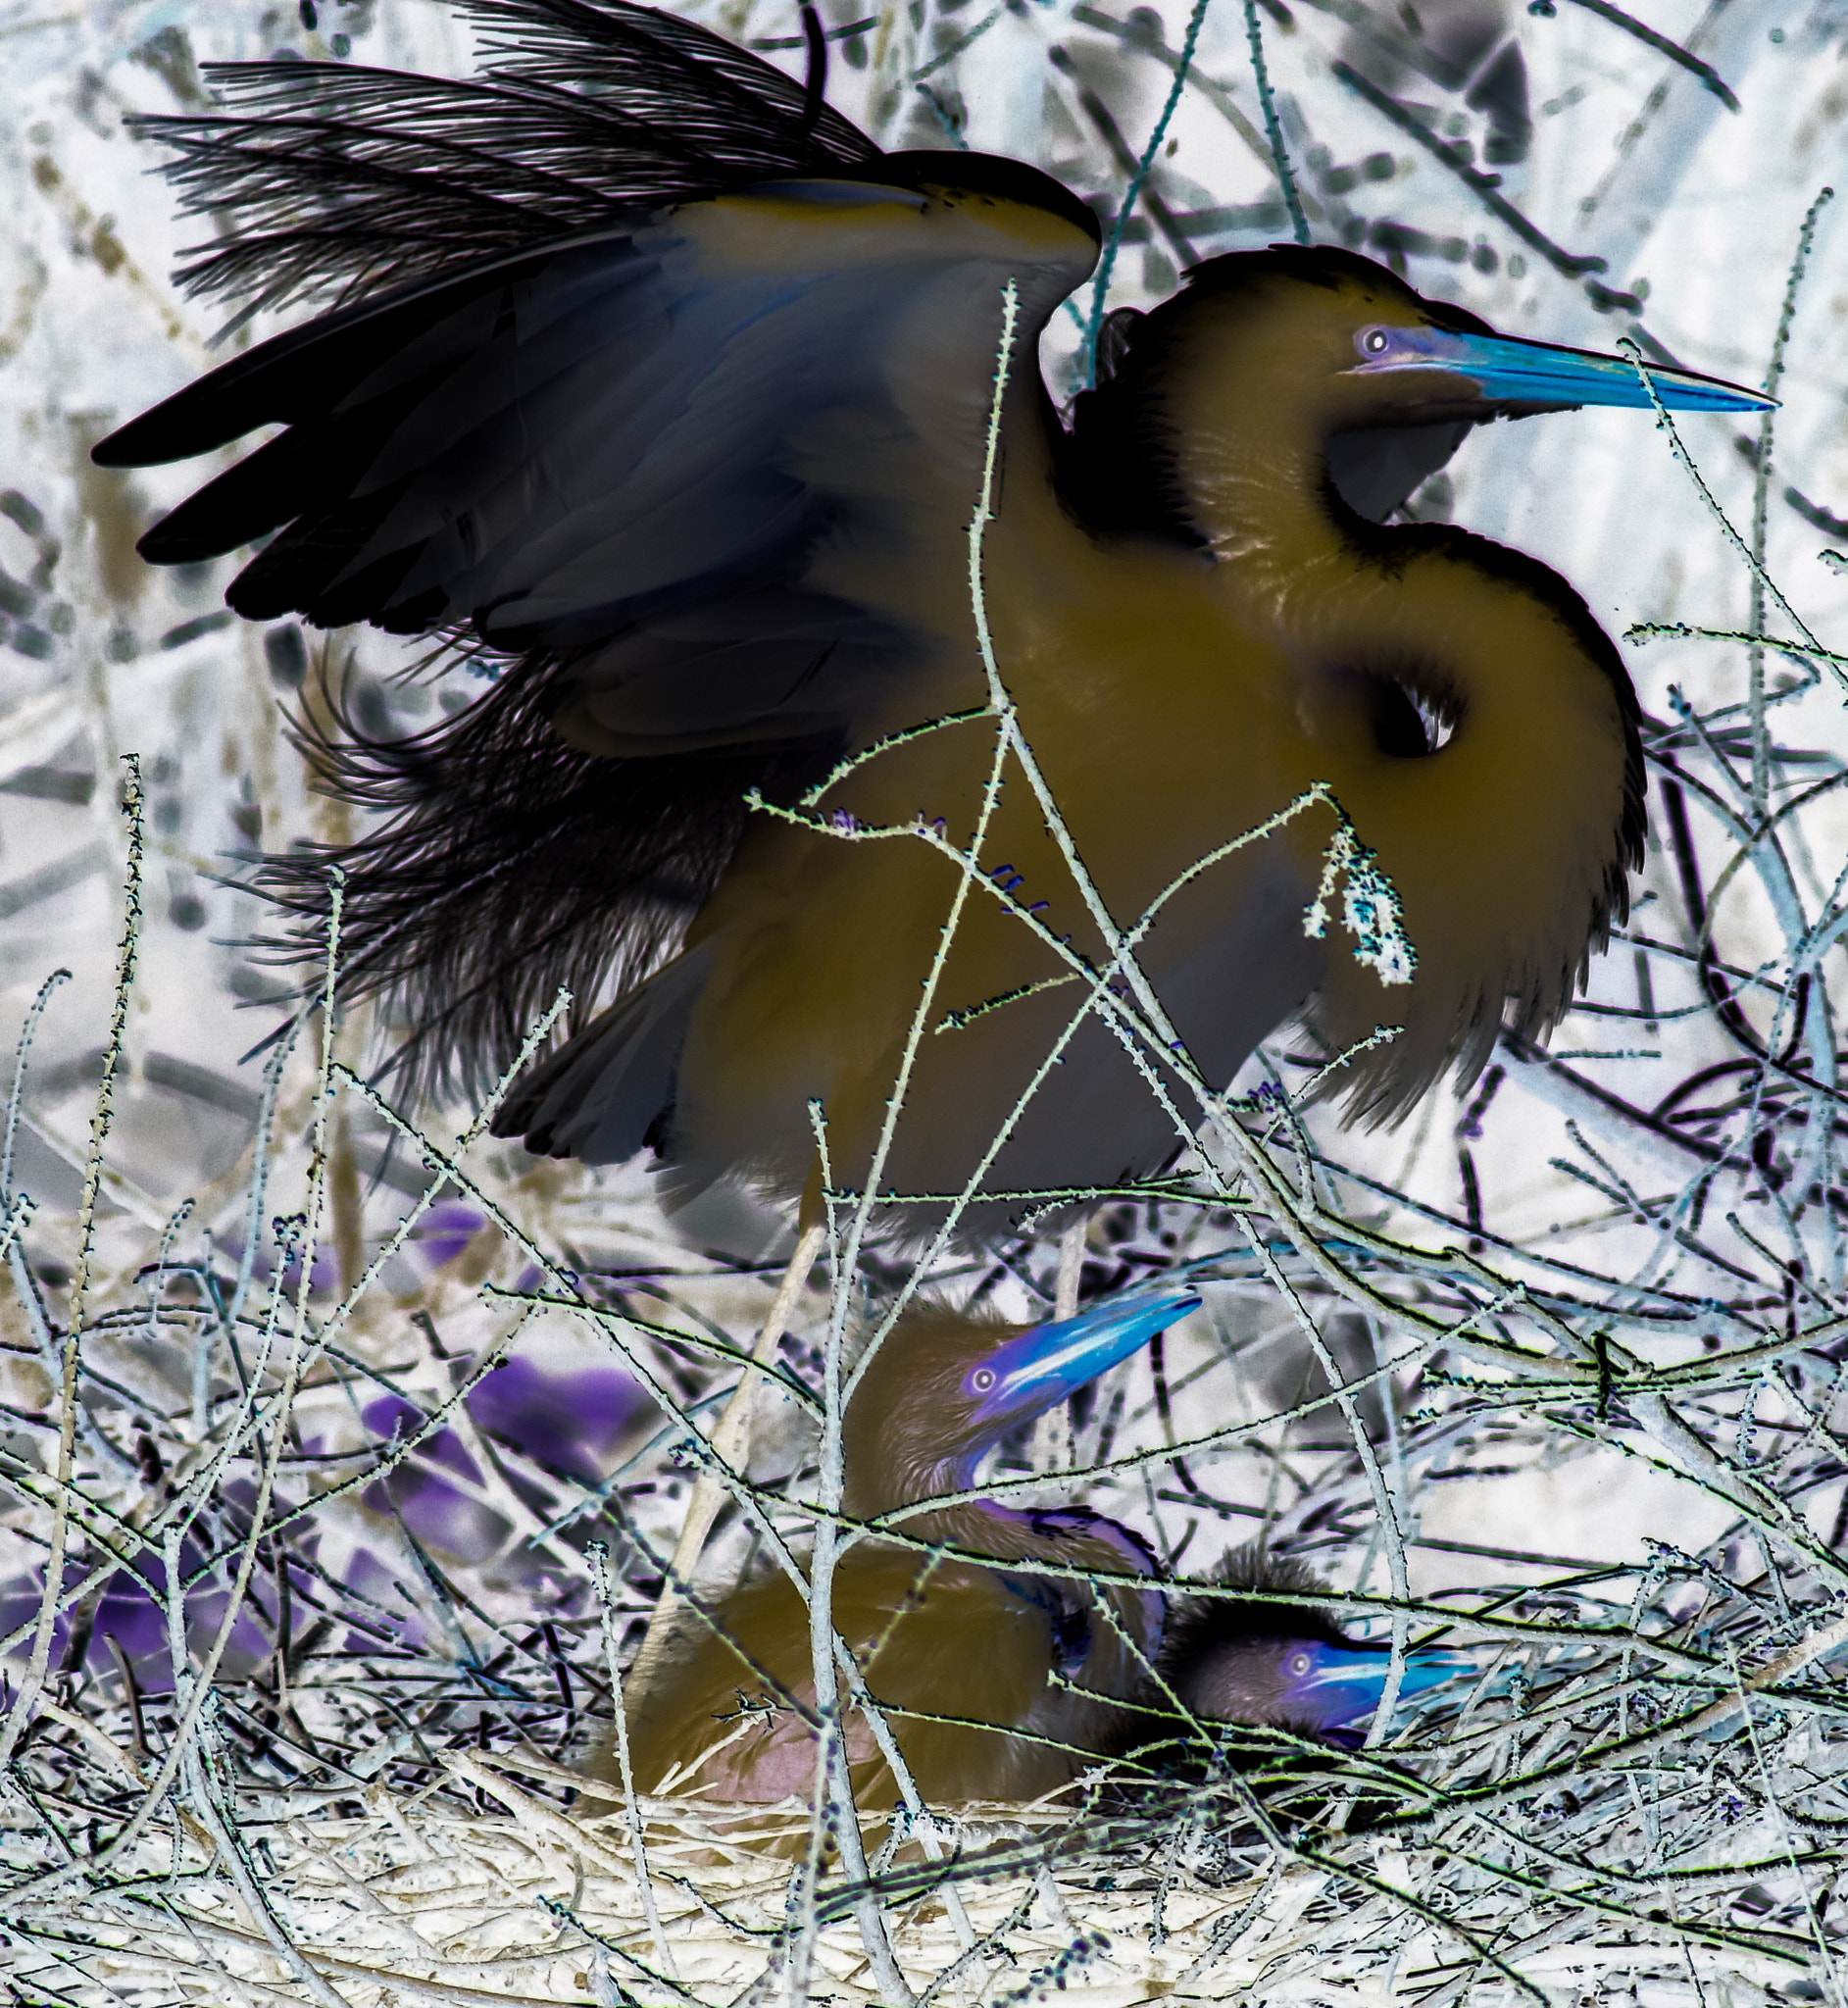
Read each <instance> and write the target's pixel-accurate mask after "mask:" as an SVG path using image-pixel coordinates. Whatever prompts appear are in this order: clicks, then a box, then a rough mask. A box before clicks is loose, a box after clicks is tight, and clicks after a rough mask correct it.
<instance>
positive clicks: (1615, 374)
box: [1349, 326, 1777, 412]
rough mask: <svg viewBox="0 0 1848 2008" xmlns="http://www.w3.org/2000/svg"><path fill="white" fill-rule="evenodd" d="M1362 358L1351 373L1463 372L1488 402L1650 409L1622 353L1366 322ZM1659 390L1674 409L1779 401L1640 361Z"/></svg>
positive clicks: (1751, 407) (1760, 407)
mask: <svg viewBox="0 0 1848 2008" xmlns="http://www.w3.org/2000/svg"><path fill="white" fill-rule="evenodd" d="M1355 348H1356V349H1357V350H1358V352H1359V354H1360V357H1361V360H1360V362H1359V363H1358V364H1357V366H1356V367H1355V368H1354V369H1353V370H1352V371H1351V372H1349V374H1350V375H1352V376H1356V377H1377V376H1387V375H1398V374H1403V373H1409V372H1414V371H1428V372H1431V373H1433V374H1439V375H1443V376H1446V377H1470V378H1472V379H1473V381H1474V382H1475V384H1476V385H1477V387H1478V389H1479V391H1480V393H1481V396H1482V398H1483V400H1484V401H1485V402H1487V403H1492V404H1515V405H1532V406H1535V407H1539V408H1542V409H1548V410H1553V411H1559V410H1562V409H1570V408H1572V407H1573V406H1575V405H1586V404H1608V405H1627V406H1634V407H1637V408H1640V409H1643V410H1647V409H1649V406H1650V397H1649V392H1648V390H1647V389H1645V387H1644V385H1643V378H1642V373H1641V372H1640V371H1639V370H1638V368H1637V366H1636V365H1635V364H1634V363H1632V362H1630V361H1629V360H1628V359H1627V358H1626V357H1623V356H1600V355H1597V354H1594V353H1593V352H1592V351H1591V350H1588V349H1567V348H1556V347H1554V345H1553V344H1552V343H1551V342H1543V341H1522V340H1519V339H1518V338H1516V337H1514V336H1512V335H1505V334H1459V333H1456V332H1454V331H1453V330H1451V329H1449V328H1443V327H1394V326H1378V327H1366V328H1363V329H1362V330H1361V332H1360V333H1359V334H1358V335H1357V336H1356V337H1355ZM1643 367H1644V369H1646V370H1647V372H1648V377H1649V381H1650V383H1651V384H1653V385H1654V387H1655V392H1656V395H1657V396H1658V397H1659V398H1660V399H1661V400H1662V402H1663V403H1664V404H1665V405H1666V406H1667V407H1668V408H1669V410H1671V411H1680V412H1762V411H1769V410H1772V409H1773V407H1774V406H1775V404H1776V402H1777V400H1776V399H1775V398H1772V397H1766V396H1764V395H1763V394H1762V393H1761V392H1759V391H1756V390H1746V389H1744V388H1742V387H1741V386H1740V385H1739V384H1736V383H1726V382H1723V380H1722V379H1721V378H1720V377H1702V376H1698V375H1696V373H1695V372H1694V371H1692V370H1671V369H1665V368H1661V367H1659V366H1658V365H1656V364H1654V363H1649V364H1646V365H1644V366H1643Z"/></svg>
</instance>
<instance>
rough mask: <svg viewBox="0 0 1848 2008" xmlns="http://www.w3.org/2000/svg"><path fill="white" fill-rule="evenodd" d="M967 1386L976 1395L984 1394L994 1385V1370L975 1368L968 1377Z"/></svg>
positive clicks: (990, 1368)
mask: <svg viewBox="0 0 1848 2008" xmlns="http://www.w3.org/2000/svg"><path fill="white" fill-rule="evenodd" d="M969 1384H970V1385H971V1386H972V1387H973V1388H974V1390H975V1392H976V1393H977V1394H986V1393H987V1392H988V1390H989V1389H990V1388H991V1387H992V1386H993V1385H994V1369H993V1368H992V1367H977V1368H976V1369H975V1371H974V1373H973V1374H972V1375H971V1376H970V1377H969Z"/></svg>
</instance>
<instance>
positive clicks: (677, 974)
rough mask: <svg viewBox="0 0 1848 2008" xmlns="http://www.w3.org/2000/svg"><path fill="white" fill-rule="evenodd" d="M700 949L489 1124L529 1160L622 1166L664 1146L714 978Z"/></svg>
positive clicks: (609, 1018) (619, 1009) (609, 1017)
mask: <svg viewBox="0 0 1848 2008" xmlns="http://www.w3.org/2000/svg"><path fill="white" fill-rule="evenodd" d="M712 952H713V944H712V943H711V942H709V941H708V942H702V943H701V944H700V946H699V947H697V948H694V949H690V950H689V951H688V952H687V953H685V954H684V955H679V956H676V957H675V958H674V961H672V962H671V963H669V964H668V966H667V967H666V968H665V969H662V970H658V971H656V973H655V974H654V975H653V976H652V977H650V978H649V979H648V980H647V981H646V982H645V983H643V984H642V985H641V986H640V988H639V989H635V990H631V991H630V992H629V994H628V995H627V996H626V997H624V998H623V999H622V1000H621V1001H620V1002H618V1003H616V1004H613V1005H611V1007H610V1008H609V1010H607V1011H606V1012H604V1013H603V1015H602V1016H601V1017H600V1018H596V1019H593V1020H592V1021H591V1023H590V1024H589V1025H587V1026H586V1027H585V1028H584V1029H583V1030H582V1031H580V1032H579V1033H578V1034H577V1036H576V1037H575V1038H574V1039H572V1040H570V1041H569V1042H568V1043H567V1044H566V1045H564V1046H562V1047H560V1049H559V1050H558V1051H557V1052H556V1053H554V1054H553V1055H552V1057H551V1058H550V1059H549V1060H548V1061H546V1062H545V1064H544V1065H543V1066H541V1067H540V1069H539V1071H538V1072H537V1073H536V1074H535V1075H534V1076H533V1077H532V1079H530V1080H529V1081H528V1082H526V1083H525V1084H524V1085H523V1086H522V1087H521V1088H519V1089H517V1090H516V1092H515V1093H514V1094H513V1096H512V1097H511V1098H510V1099H509V1100H508V1102H507V1104H506V1106H505V1107H504V1108H503V1109H502V1110H501V1112H500V1114H499V1115H498V1116H497V1117H496V1118H495V1122H494V1134H495V1135H496V1136H518V1137H520V1138H521V1139H522V1140H523V1141H524V1144H525V1146H526V1148H527V1149H528V1150H529V1151H531V1152H532V1153H533V1155H534V1156H535V1157H574V1158H579V1159H581V1160H582V1161H583V1162H584V1163H586V1164H593V1165H612V1164H621V1163H623V1162H624V1160H625V1159H627V1158H631V1157H633V1156H634V1155H635V1153H636V1152H637V1151H638V1150H641V1149H642V1148H644V1147H645V1146H647V1145H651V1144H658V1143H660V1142H662V1141H664V1140H665V1136H664V1131H665V1130H666V1129H667V1126H668V1124H669V1123H670V1122H671V1121H672V1120H673V1115H674V1084H675V1078H676V1076H677V1074H678V1071H679V1064H680V1048H681V1046H682V1045H683V1044H684V1043H685V1040H686V1029H687V1026H688V1025H689V1023H690V1022H691V1020H692V1016H693V1008H694V1006H695V1005H696V1004H697V1003H698V1002H699V998H700V993H701V991H702V990H703V989H704V988H705V986H706V979H707V977H708V976H709V975H710V974H711V969H712Z"/></svg>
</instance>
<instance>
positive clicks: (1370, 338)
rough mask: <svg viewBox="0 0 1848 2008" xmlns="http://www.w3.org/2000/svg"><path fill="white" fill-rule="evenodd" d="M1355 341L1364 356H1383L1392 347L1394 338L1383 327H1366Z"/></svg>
mask: <svg viewBox="0 0 1848 2008" xmlns="http://www.w3.org/2000/svg"><path fill="white" fill-rule="evenodd" d="M1355 339H1356V341H1357V342H1358V344H1359V346H1360V352H1361V354H1362V355H1364V356H1383V355H1384V354H1385V353H1386V351H1387V350H1388V349H1389V348H1390V347H1391V346H1392V337H1391V336H1390V335H1389V334H1388V333H1387V332H1386V330H1385V329H1384V328H1383V327H1364V328H1363V329H1362V330H1361V332H1360V333H1359V335H1357V336H1356V337H1355Z"/></svg>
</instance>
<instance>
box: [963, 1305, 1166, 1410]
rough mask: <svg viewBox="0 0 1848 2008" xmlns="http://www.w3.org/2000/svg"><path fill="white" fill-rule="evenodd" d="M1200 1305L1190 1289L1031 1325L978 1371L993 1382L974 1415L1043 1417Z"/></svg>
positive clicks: (1100, 1307)
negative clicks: (1054, 1322)
mask: <svg viewBox="0 0 1848 2008" xmlns="http://www.w3.org/2000/svg"><path fill="white" fill-rule="evenodd" d="M1199 1305H1200V1299H1199V1298H1198V1297H1197V1296H1195V1295H1194V1293H1193V1292H1192V1291H1191V1290H1170V1291H1165V1292H1164V1293H1163V1294H1161V1295H1160V1296H1140V1297H1122V1298H1112V1299H1111V1300H1110V1301H1109V1302H1107V1303H1102V1304H1094V1305H1092V1306H1091V1307H1090V1309H1088V1310H1085V1311H1080V1312H1079V1313H1078V1315H1077V1316H1076V1317H1075V1318H1067V1319H1063V1320H1061V1321H1060V1322H1059V1323H1058V1324H1055V1325H1036V1326H1034V1328H1033V1329H1032V1330H1031V1331H1024V1332H1023V1333H1022V1334H1021V1335H1020V1337H1019V1338H1015V1339H1010V1340H1009V1341H1008V1343H1007V1344H1006V1345H1004V1346H1002V1347H1000V1348H999V1349H998V1350H997V1351H996V1352H994V1353H992V1354H990V1356H989V1357H988V1359H987V1361H986V1362H985V1363H984V1368H983V1371H984V1372H987V1373H992V1374H993V1376H994V1381H993V1384H992V1386H990V1387H988V1388H986V1389H984V1390H983V1398H982V1403H981V1408H980V1410H979V1412H978V1413H979V1415H980V1416H981V1417H982V1418H994V1419H996V1420H1000V1419H1001V1418H1004V1417H1005V1418H1007V1419H1008V1420H1009V1421H1010V1422H1025V1421H1027V1420H1029V1419H1030V1418H1031V1417H1033V1416H1037V1415H1042V1414H1044V1413H1045V1411H1046V1410H1047V1409H1049V1408H1051V1407H1052V1406H1053V1404H1054V1403H1055V1402H1060V1401H1064V1400H1065V1399H1066V1397H1067V1396H1068V1395H1070V1394H1073V1393H1074V1392H1075V1391H1076V1390H1077V1389H1078V1388H1080V1387H1082V1386H1083V1385H1084V1384H1085V1382H1086V1381H1095V1380H1096V1379H1097V1377H1098V1375H1100V1374H1102V1373H1103V1372H1105V1371H1106V1369H1108V1368H1111V1367H1114V1366H1115V1365H1116V1364H1117V1362H1118V1361H1119V1360H1126V1359H1127V1358H1128V1357H1129V1355H1130V1354H1131V1353H1133V1352H1136V1351H1138V1350H1139V1349H1140V1348H1141V1347H1143V1346H1145V1345H1146V1344H1147V1343H1148V1342H1149V1340H1150V1339H1151V1338H1153V1337H1154V1336H1155V1334H1156V1333H1157V1332H1158V1331H1165V1330H1167V1329H1168V1327H1169V1326H1171V1325H1173V1324H1174V1322H1175V1321H1176V1320H1177V1319H1180V1318H1184V1317H1185V1316H1186V1315H1187V1313H1188V1312H1189V1311H1194V1310H1198V1309H1199Z"/></svg>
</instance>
